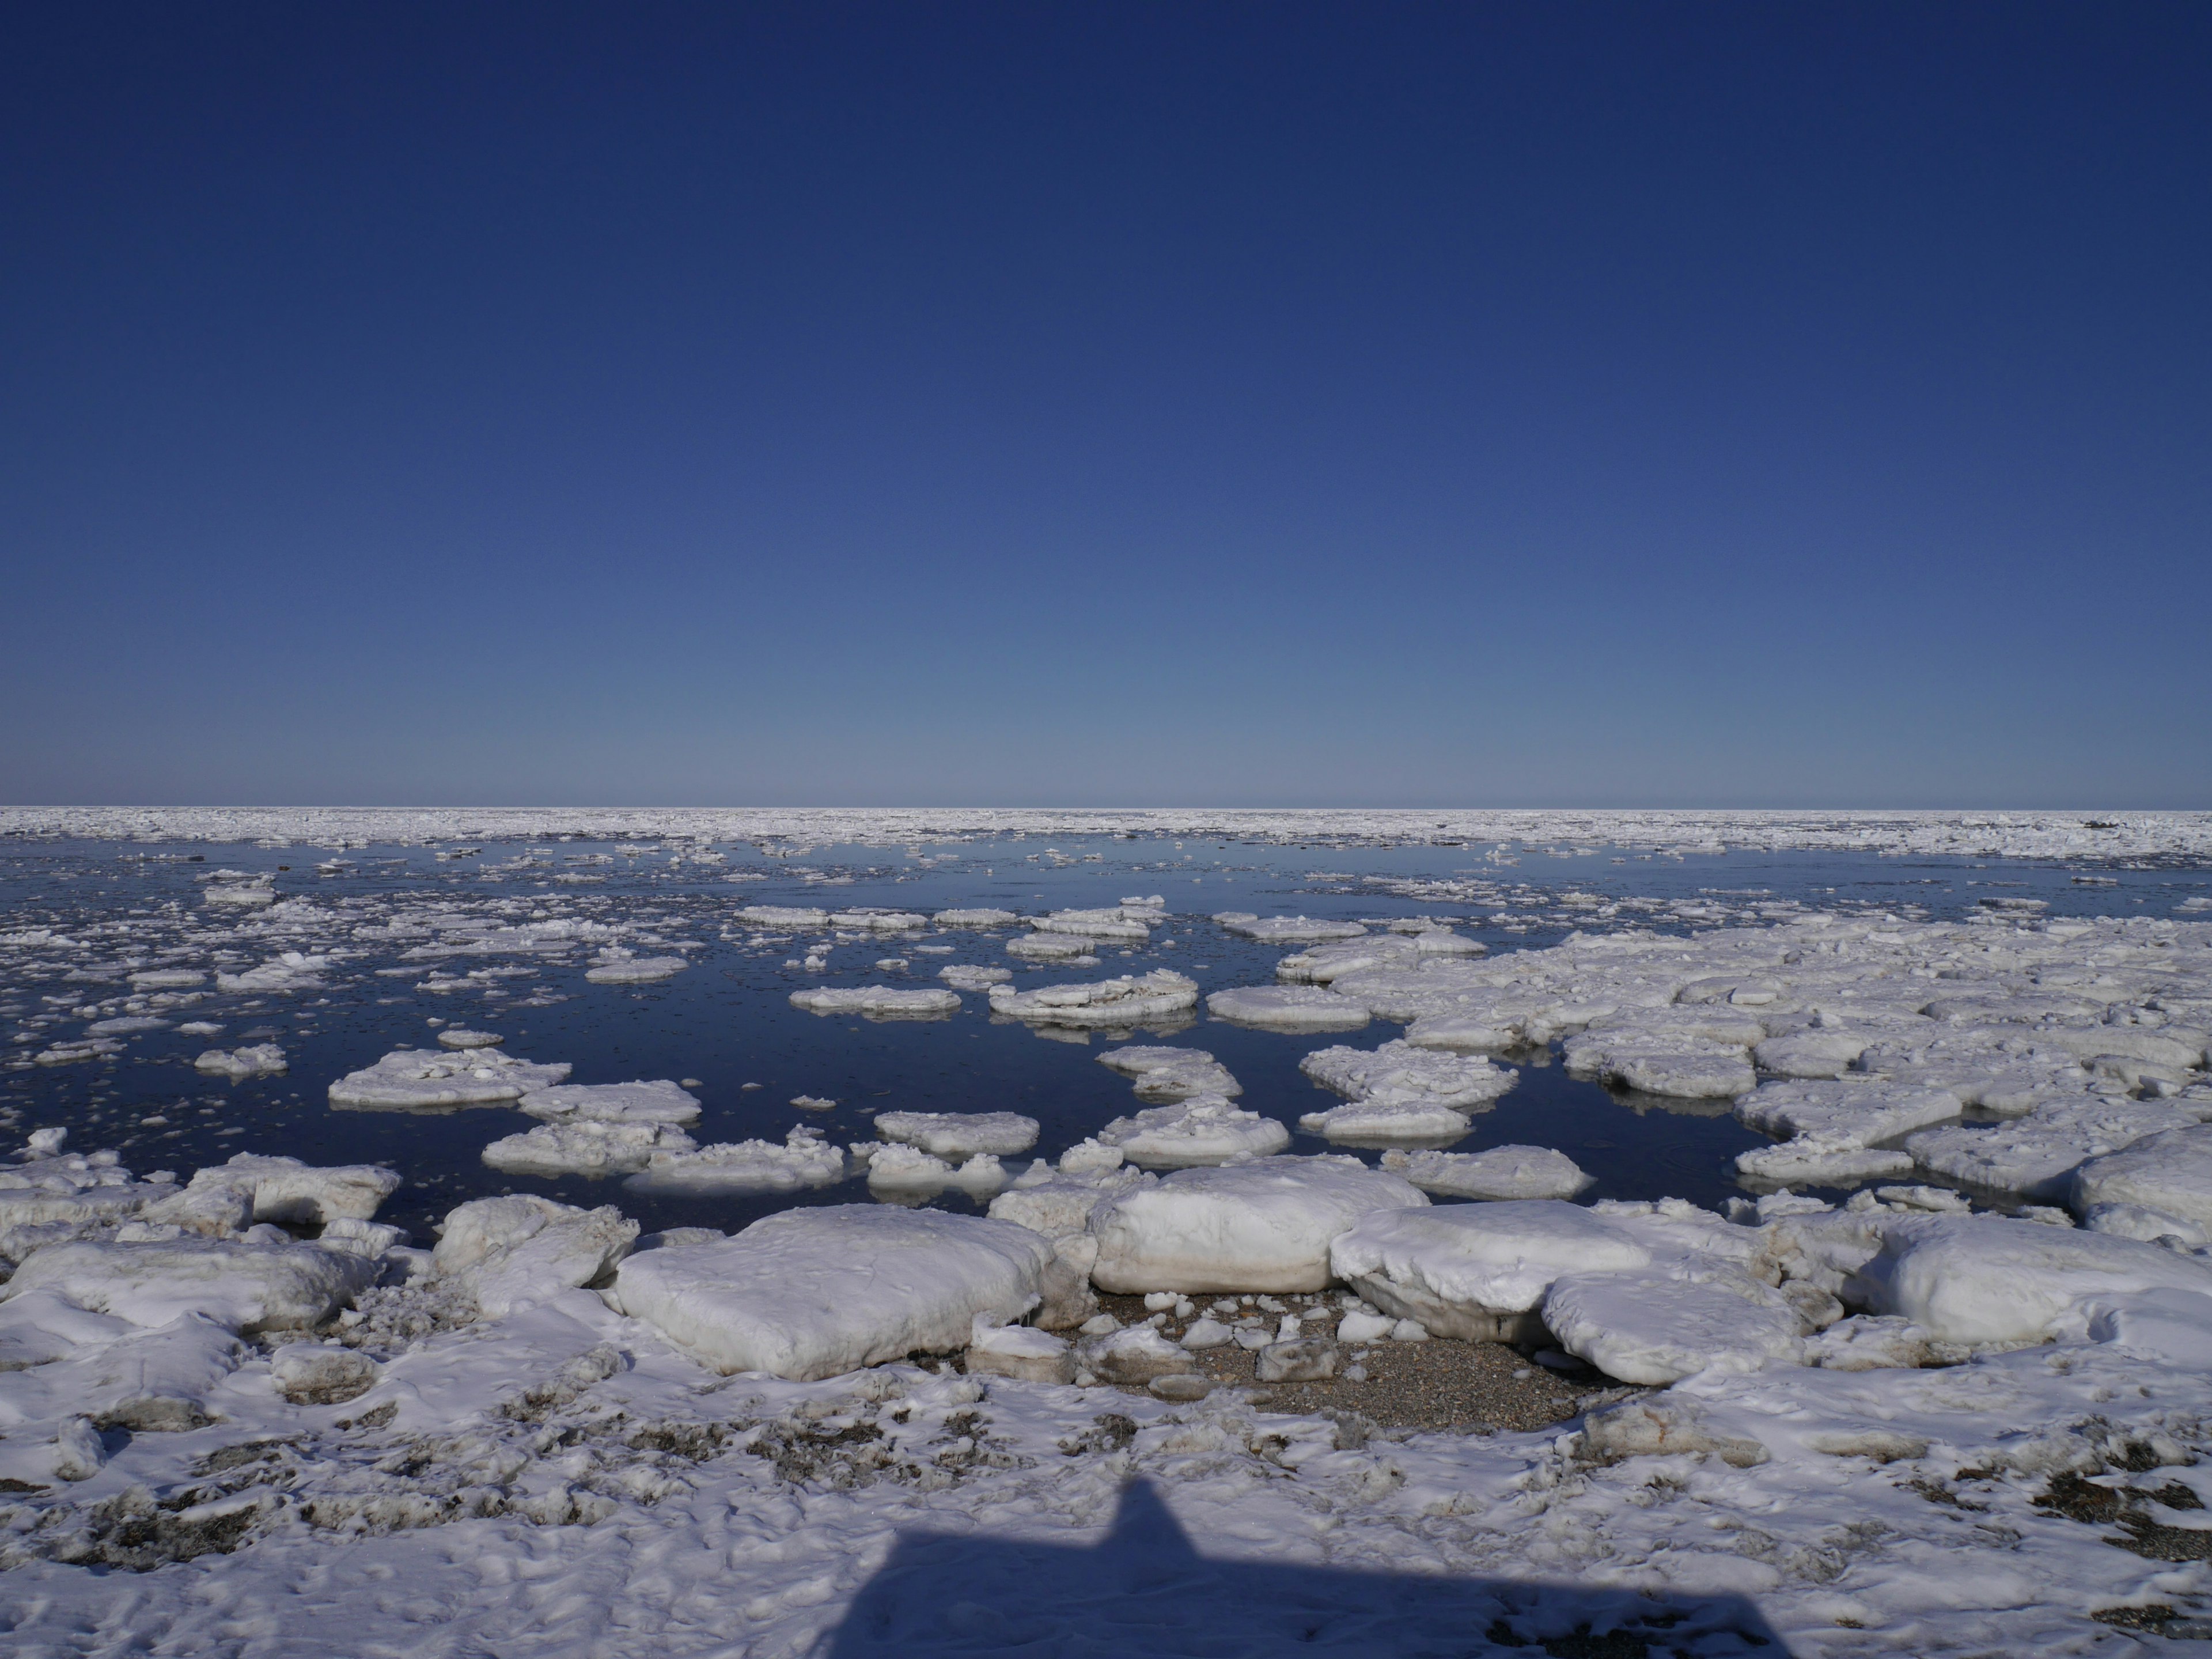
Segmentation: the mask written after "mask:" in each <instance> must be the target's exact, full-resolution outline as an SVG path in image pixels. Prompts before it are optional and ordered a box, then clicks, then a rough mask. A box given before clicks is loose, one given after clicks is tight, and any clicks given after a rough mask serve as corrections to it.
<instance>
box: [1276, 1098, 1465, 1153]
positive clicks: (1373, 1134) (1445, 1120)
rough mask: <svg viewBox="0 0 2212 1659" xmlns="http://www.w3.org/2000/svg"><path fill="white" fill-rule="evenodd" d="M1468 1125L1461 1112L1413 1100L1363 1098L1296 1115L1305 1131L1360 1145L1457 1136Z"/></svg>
mask: <svg viewBox="0 0 2212 1659" xmlns="http://www.w3.org/2000/svg"><path fill="white" fill-rule="evenodd" d="M1298 1127H1300V1128H1301V1129H1304V1131H1305V1132H1306V1133H1309V1134H1316V1135H1326V1136H1328V1139H1331V1140H1335V1141H1344V1142H1352V1143H1356V1144H1358V1145H1363V1146H1379V1145H1382V1144H1383V1143H1385V1142H1388V1141H1432V1142H1433V1141H1447V1140H1457V1139H1459V1138H1460V1137H1461V1136H1462V1135H1464V1134H1466V1133H1468V1127H1469V1126H1468V1121H1467V1117H1466V1115H1465V1114H1463V1113H1461V1112H1456V1111H1454V1110H1453V1109H1451V1108H1450V1107H1449V1106H1435V1105H1429V1104H1426V1103H1423V1102H1420V1101H1417V1100H1397V1099H1390V1100H1363V1101H1359V1102H1356V1103H1353V1104H1352V1105H1349V1106H1332V1107H1330V1108H1329V1109H1328V1110H1326V1111H1321V1112H1307V1113H1305V1114H1304V1115H1301V1116H1300V1117H1299V1119H1298Z"/></svg>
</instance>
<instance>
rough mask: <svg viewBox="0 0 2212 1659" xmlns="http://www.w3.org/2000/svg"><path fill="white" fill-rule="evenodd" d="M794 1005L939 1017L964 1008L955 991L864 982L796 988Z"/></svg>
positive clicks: (872, 1015) (817, 1010) (873, 1015)
mask: <svg viewBox="0 0 2212 1659" xmlns="http://www.w3.org/2000/svg"><path fill="white" fill-rule="evenodd" d="M791 1006H793V1007H794V1008H804V1009H805V1010H806V1012H808V1013H810V1014H859V1015H861V1016H862V1017H863V1018H868V1019H939V1018H943V1017H944V1016H945V1015H946V1014H957V1013H958V1012H960V996H959V994H958V993H957V992H955V991H949V990H947V991H937V990H925V989H904V988H902V987H898V986H895V985H860V986H854V987H848V988H845V989H842V990H841V989H830V988H823V989H821V990H814V991H793V993H792V994H791Z"/></svg>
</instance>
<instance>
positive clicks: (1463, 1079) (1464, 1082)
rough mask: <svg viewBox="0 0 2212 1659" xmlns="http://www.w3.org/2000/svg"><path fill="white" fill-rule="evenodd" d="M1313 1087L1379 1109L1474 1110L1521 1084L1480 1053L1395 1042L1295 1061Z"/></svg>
mask: <svg viewBox="0 0 2212 1659" xmlns="http://www.w3.org/2000/svg"><path fill="white" fill-rule="evenodd" d="M1298 1069H1299V1070H1300V1071H1301V1072H1304V1073H1305V1074H1306V1075H1307V1076H1308V1077H1310V1078H1311V1079H1313V1080H1314V1081H1315V1082H1316V1083H1318V1084H1321V1085H1323V1086H1324V1087H1327V1088H1330V1089H1334V1090H1335V1091H1336V1092H1337V1093H1339V1094H1340V1095H1345V1096H1347V1097H1350V1098H1351V1099H1353V1100H1356V1101H1370V1102H1373V1103H1376V1104H1378V1105H1383V1104H1388V1105H1406V1106H1414V1105H1422V1106H1448V1107H1450V1108H1452V1109H1454V1110H1456V1111H1463V1112H1466V1111H1475V1110H1479V1109H1481V1108H1483V1107H1485V1106H1487V1105H1488V1104H1490V1103H1491V1102H1492V1101H1494V1100H1496V1099H1498V1097H1500V1096H1501V1095H1503V1094H1504V1093H1505V1092H1506V1091H1508V1090H1510V1088H1512V1086H1513V1085H1515V1084H1516V1082H1518V1081H1519V1080H1520V1077H1521V1074H1520V1073H1518V1072H1516V1071H1512V1070H1510V1069H1507V1068H1504V1067H1500V1066H1493V1065H1492V1064H1491V1063H1490V1061H1489V1060H1487V1059H1486V1058H1484V1057H1483V1056H1482V1055H1480V1054H1444V1053H1441V1052H1439V1051H1437V1050H1435V1049H1431V1048H1415V1047H1414V1046H1413V1044H1411V1043H1409V1042H1407V1041H1406V1040H1405V1039H1404V1038H1402V1037H1399V1038H1394V1039H1393V1040H1391V1041H1390V1042H1386V1043H1383V1045H1382V1046H1381V1047H1380V1048H1350V1047H1347V1046H1346V1045H1345V1044H1342V1043H1339V1044H1337V1045H1335V1046H1334V1047H1333V1048H1316V1049H1315V1050H1314V1051H1313V1052H1312V1053H1310V1054H1308V1055H1306V1057H1305V1058H1304V1060H1300V1061H1299V1062H1298Z"/></svg>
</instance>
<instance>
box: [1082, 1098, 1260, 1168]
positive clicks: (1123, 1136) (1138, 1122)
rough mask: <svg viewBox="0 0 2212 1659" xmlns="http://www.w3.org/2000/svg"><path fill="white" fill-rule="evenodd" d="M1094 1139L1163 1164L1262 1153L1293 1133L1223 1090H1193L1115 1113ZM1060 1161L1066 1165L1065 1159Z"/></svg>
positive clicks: (1135, 1160) (1133, 1157) (1132, 1157)
mask: <svg viewBox="0 0 2212 1659" xmlns="http://www.w3.org/2000/svg"><path fill="white" fill-rule="evenodd" d="M1097 1139H1098V1140H1099V1141H1100V1143H1101V1144H1103V1145H1104V1146H1111V1147H1115V1148H1116V1149H1118V1150H1119V1151H1120V1152H1121V1155H1122V1156H1123V1157H1124V1158H1127V1159H1128V1160H1129V1161H1130V1162H1131V1163H1132V1164H1152V1165H1154V1166H1156V1167H1158V1168H1163V1169H1187V1168H1190V1167H1194V1166H1196V1165H1199V1164H1226V1163H1229V1162H1231V1160H1233V1159H1237V1158H1261V1157H1265V1156H1266V1155H1267V1154H1268V1153H1270V1152H1280V1151H1282V1150H1283V1148H1284V1147H1285V1146H1289V1145H1290V1144H1291V1132H1290V1131H1289V1130H1288V1129H1286V1128H1285V1127H1283V1126H1282V1125H1281V1124H1280V1123H1279V1122H1277V1121H1275V1120H1274V1119H1273V1118H1272V1117H1262V1116H1261V1115H1260V1114H1259V1113H1257V1112H1247V1111H1243V1110H1241V1109H1239V1108H1237V1106H1236V1105H1235V1104H1233V1103H1231V1101H1229V1100H1228V1099H1227V1098H1226V1097H1224V1096H1221V1095H1194V1096H1192V1097H1190V1098H1189V1099H1188V1100H1184V1101H1178V1102H1176V1103H1175V1104H1173V1105H1170V1106H1154V1107H1152V1108H1151V1109H1148V1110H1146V1111H1141V1112H1138V1113H1136V1114H1134V1115H1132V1116H1129V1117H1117V1118H1115V1120H1114V1121H1112V1122H1110V1123H1109V1124H1108V1125H1107V1126H1106V1127H1104V1128H1103V1129H1101V1130H1099V1132H1098V1134H1097ZM1060 1161H1061V1164H1062V1167H1065V1166H1066V1158H1065V1157H1063V1158H1061V1160H1060Z"/></svg>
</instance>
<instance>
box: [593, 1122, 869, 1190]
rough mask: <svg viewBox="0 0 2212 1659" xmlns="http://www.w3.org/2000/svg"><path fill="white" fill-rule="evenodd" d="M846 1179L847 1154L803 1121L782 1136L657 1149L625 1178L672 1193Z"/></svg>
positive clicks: (643, 1187)
mask: <svg viewBox="0 0 2212 1659" xmlns="http://www.w3.org/2000/svg"><path fill="white" fill-rule="evenodd" d="M844 1178H845V1154H844V1153H843V1152H841V1151H839V1150H838V1149H837V1148H836V1146H831V1145H830V1144H829V1142H828V1141H827V1140H825V1139H823V1134H822V1132H821V1131H820V1130H819V1129H816V1128H811V1127H808V1126H806V1125H805V1124H801V1125H799V1127H796V1128H794V1129H793V1130H792V1131H791V1133H789V1134H787V1135H786V1136H785V1137H784V1141H783V1144H782V1145H781V1146H777V1145H776V1144H775V1142H774V1141H769V1140H739V1141H732V1142H725V1143H721V1144H719V1145H716V1146H700V1147H696V1148H695V1149H693V1150H691V1151H689V1152H683V1151H676V1150H672V1149H671V1150H668V1151H656V1152H653V1155H652V1157H651V1158H649V1159H647V1163H646V1166H645V1169H644V1170H642V1171H641V1173H639V1174H637V1175H635V1176H631V1177H630V1178H629V1181H628V1182H625V1183H623V1184H624V1185H626V1186H628V1187H629V1188H631V1189H632V1190H634V1191H640V1192H671V1193H725V1192H728V1193H744V1192H779V1193H781V1192H793V1191H796V1190H797V1189H798V1188H801V1187H826V1186H829V1184H830V1183H831V1182H837V1181H842V1180H843V1179H844Z"/></svg>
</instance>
